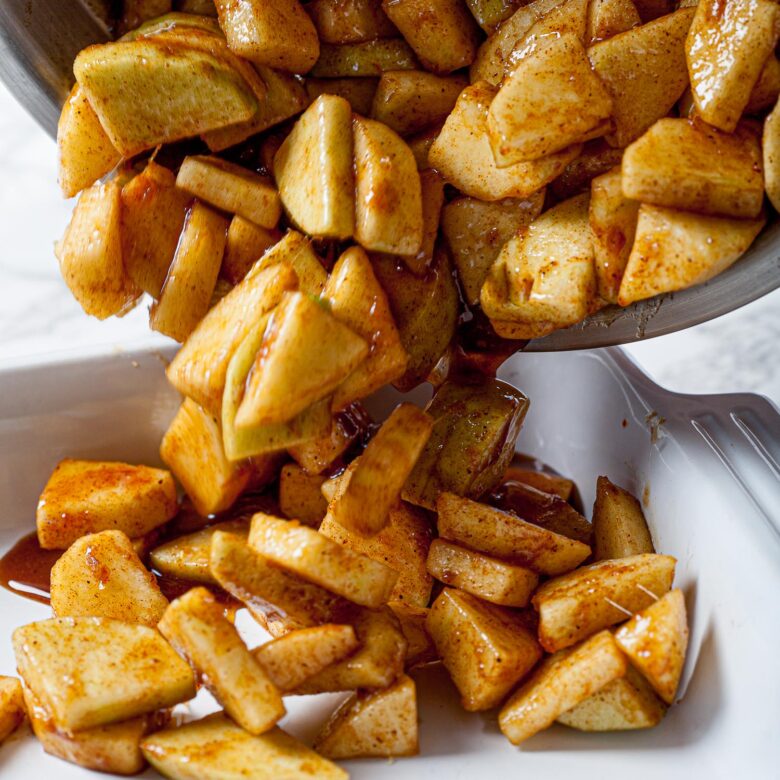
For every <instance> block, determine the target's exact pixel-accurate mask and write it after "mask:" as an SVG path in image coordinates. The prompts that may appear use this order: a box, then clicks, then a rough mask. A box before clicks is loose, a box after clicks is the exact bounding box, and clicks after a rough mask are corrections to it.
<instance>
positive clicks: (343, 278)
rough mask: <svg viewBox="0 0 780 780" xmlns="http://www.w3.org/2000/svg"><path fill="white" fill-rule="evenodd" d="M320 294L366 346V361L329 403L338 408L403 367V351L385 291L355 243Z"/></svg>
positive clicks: (405, 358)
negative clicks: (366, 343)
mask: <svg viewBox="0 0 780 780" xmlns="http://www.w3.org/2000/svg"><path fill="white" fill-rule="evenodd" d="M323 298H324V299H325V300H326V301H327V302H328V303H329V304H330V309H331V311H332V312H333V315H334V316H335V317H336V319H338V320H340V321H341V322H343V323H344V324H345V325H347V326H348V327H349V328H351V329H352V330H354V331H355V333H357V334H358V335H359V336H362V337H363V338H364V339H365V340H366V341H367V342H368V343H369V346H370V352H369V354H368V357H367V358H366V359H365V361H363V363H362V364H361V365H359V366H358V367H357V368H356V369H355V370H354V371H353V372H352V373H351V374H350V375H349V376H348V377H347V378H346V379H345V380H344V381H343V382H342V383H341V384H340V385H339V386H338V387H337V388H336V391H335V393H334V396H333V409H334V411H339V410H341V409H344V408H345V407H347V406H349V404H350V403H352V402H353V401H356V400H359V399H361V398H365V397H367V396H369V395H371V393H373V392H375V391H376V390H378V389H379V388H380V387H383V386H384V385H385V384H387V383H388V382H392V381H393V380H395V379H398V378H399V377H400V376H401V375H402V374H403V373H404V370H405V369H406V366H407V362H408V356H407V353H406V350H405V349H404V347H403V344H402V343H401V336H400V334H399V332H398V327H397V326H396V323H395V320H394V319H393V314H392V312H391V311H390V303H389V302H388V299H387V294H386V293H385V291H384V290H383V289H382V285H381V284H380V283H379V281H378V280H377V278H376V275H375V273H374V270H373V268H372V263H371V261H370V260H369V258H368V256H367V255H366V253H365V252H364V251H363V250H362V249H361V248H360V247H352V248H350V249H347V251H346V252H344V253H343V254H342V255H341V257H339V259H338V261H337V262H336V265H334V266H333V270H332V271H331V274H330V276H329V277H328V281H327V284H326V285H325V289H324V290H323Z"/></svg>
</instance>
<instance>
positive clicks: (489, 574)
mask: <svg viewBox="0 0 780 780" xmlns="http://www.w3.org/2000/svg"><path fill="white" fill-rule="evenodd" d="M427 568H428V573H429V574H430V575H431V576H432V577H435V578H436V579H437V580H439V581H440V582H443V583H444V584H445V585H449V586H451V587H453V588H459V589H460V590H462V591H464V592H465V593H470V594H471V595H472V596H477V597H478V598H481V599H483V600H484V601H489V602H490V603H491V604H499V605H500V606H504V607H525V606H526V605H527V604H528V602H529V601H530V599H531V594H532V593H533V592H534V590H536V586H537V585H538V584H539V575H538V574H537V573H536V572H534V571H532V570H531V569H528V568H526V567H525V566H518V565H517V564H512V563H507V562H506V561H501V560H498V559H497V558H491V557H489V556H487V555H483V554H482V553H478V552H474V550H469V549H468V548H466V547H461V546H460V545H457V544H453V543H452V542H448V541H446V540H444V539H434V540H433V542H432V543H431V548H430V551H429V552H428V561H427Z"/></svg>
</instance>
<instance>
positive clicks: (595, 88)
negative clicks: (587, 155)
mask: <svg viewBox="0 0 780 780" xmlns="http://www.w3.org/2000/svg"><path fill="white" fill-rule="evenodd" d="M513 66H514V67H513V69H512V72H511V74H510V75H509V76H508V77H507V78H506V80H505V81H504V83H503V84H502V86H501V88H500V89H499V90H498V93H497V94H496V96H495V98H494V99H493V102H492V103H491V104H490V109H489V110H488V132H489V134H490V145H491V147H492V149H493V155H494V157H495V159H496V164H497V165H498V166H499V167H500V168H506V167H507V166H509V165H513V164H514V163H518V162H525V161H528V160H537V159H539V158H540V157H544V156H545V155H549V154H553V153H555V152H559V151H561V150H562V149H565V148H567V147H568V146H571V145H572V144H578V143H581V142H583V141H587V140H589V139H591V138H596V137H598V136H601V135H604V134H605V133H606V132H607V131H608V130H609V129H610V123H609V119H610V117H611V115H612V98H611V97H610V96H609V93H608V92H607V91H606V88H605V87H604V85H603V83H602V82H601V79H599V77H598V76H597V75H596V74H595V73H594V72H593V69H592V68H591V66H590V62H589V61H588V57H587V55H586V53H585V47H584V46H583V45H582V43H581V41H580V39H579V38H578V37H577V36H576V35H574V34H573V33H563V34H562V35H560V37H557V38H554V39H552V40H549V41H545V42H544V43H541V42H538V41H536V40H534V41H532V42H530V43H529V44H528V45H527V46H526V47H525V48H524V49H522V51H521V53H520V54H518V55H517V56H516V57H515V59H514V60H513Z"/></svg>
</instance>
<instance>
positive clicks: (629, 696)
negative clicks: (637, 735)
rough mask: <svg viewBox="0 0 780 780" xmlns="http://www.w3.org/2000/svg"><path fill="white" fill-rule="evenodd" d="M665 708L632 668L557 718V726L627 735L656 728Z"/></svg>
mask: <svg viewBox="0 0 780 780" xmlns="http://www.w3.org/2000/svg"><path fill="white" fill-rule="evenodd" d="M665 714H666V707H665V706H664V705H663V703H662V702H661V700H660V699H659V698H658V697H657V696H656V695H655V693H653V689H652V688H651V687H650V684H649V683H648V682H647V681H646V680H645V678H644V677H642V675H641V674H639V672H637V671H636V670H635V669H633V668H632V667H630V666H629V667H628V669H626V675H625V677H618V679H617V680H613V681H612V682H611V683H608V684H607V685H605V686H604V687H603V688H602V689H601V690H600V691H597V692H596V693H594V694H593V695H592V696H590V697H588V698H587V699H585V701H583V702H582V703H580V704H578V705H577V706H576V707H573V708H572V709H570V710H568V711H567V712H564V713H563V715H559V716H558V723H563V725H564V726H569V727H570V728H573V729H578V730H580V731H628V730H632V729H650V728H653V726H657V725H658V724H659V723H660V722H661V720H662V719H663V717H664V715H665Z"/></svg>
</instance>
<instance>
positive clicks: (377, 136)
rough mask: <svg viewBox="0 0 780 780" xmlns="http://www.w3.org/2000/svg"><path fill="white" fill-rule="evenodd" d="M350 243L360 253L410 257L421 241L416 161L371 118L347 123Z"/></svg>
mask: <svg viewBox="0 0 780 780" xmlns="http://www.w3.org/2000/svg"><path fill="white" fill-rule="evenodd" d="M352 126H353V139H354V149H355V240H356V241H357V242H358V243H359V244H361V246H363V247H364V248H365V249H371V250H375V251H377V252H389V253H394V254H401V255H411V254H415V253H416V252H418V251H419V250H420V245H421V243H422V238H423V216H422V194H421V189H420V175H419V173H418V172H417V163H416V162H415V160H414V155H413V154H412V152H411V150H410V149H409V147H408V146H407V145H406V143H404V141H403V140H402V139H401V138H400V136H398V135H397V134H396V133H395V132H394V131H393V130H391V129H390V128H389V127H387V126H386V125H383V124H382V123H381V122H377V121H375V120H373V119H362V118H360V117H355V118H354V119H353V123H352Z"/></svg>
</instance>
